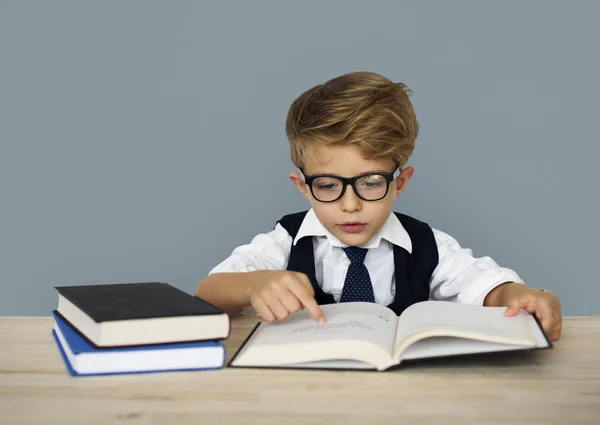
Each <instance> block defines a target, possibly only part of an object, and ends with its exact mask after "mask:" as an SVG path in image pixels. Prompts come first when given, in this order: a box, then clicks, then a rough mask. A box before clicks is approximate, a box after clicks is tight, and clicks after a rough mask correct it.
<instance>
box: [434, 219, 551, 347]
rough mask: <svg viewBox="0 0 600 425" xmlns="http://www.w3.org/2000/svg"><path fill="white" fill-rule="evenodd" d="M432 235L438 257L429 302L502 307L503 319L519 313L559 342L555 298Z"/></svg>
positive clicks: (448, 238) (451, 241)
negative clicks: (529, 315) (531, 318)
mask: <svg viewBox="0 0 600 425" xmlns="http://www.w3.org/2000/svg"><path fill="white" fill-rule="evenodd" d="M433 232H434V236H435V238H436V243H437V245H438V254H439V262H438V265H437V267H436V268H435V270H434V272H433V274H432V279H431V282H430V288H431V297H432V298H433V299H437V300H451V301H457V302H460V303H463V304H477V305H485V306H506V307H508V308H507V310H506V313H505V314H506V315H507V316H514V315H515V314H517V313H518V312H519V310H521V309H523V310H525V311H528V312H530V313H532V314H535V315H536V316H537V317H538V318H539V319H540V321H541V322H542V325H543V327H544V330H545V331H546V332H547V334H548V337H549V338H550V339H552V340H555V339H558V338H559V336H560V330H561V326H562V324H561V323H562V319H561V311H560V310H561V309H560V302H559V301H558V298H557V297H556V296H555V295H553V294H552V293H550V292H548V291H542V290H539V289H536V288H532V287H531V286H527V285H525V284H524V283H522V279H521V278H520V277H519V275H517V273H516V272H514V271H513V270H511V269H507V268H504V267H500V266H499V265H498V264H497V263H496V262H495V261H494V260H492V259H491V258H490V257H481V258H475V257H473V253H472V251H471V250H469V249H464V248H462V247H461V246H460V245H459V244H458V242H457V241H456V240H455V239H453V238H452V237H451V236H449V235H447V234H445V233H443V232H440V231H439V230H435V229H434V230H433Z"/></svg>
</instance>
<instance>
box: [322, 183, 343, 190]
mask: <svg viewBox="0 0 600 425" xmlns="http://www.w3.org/2000/svg"><path fill="white" fill-rule="evenodd" d="M338 186H339V184H337V183H329V184H317V185H316V187H317V190H336V189H337V188H338Z"/></svg>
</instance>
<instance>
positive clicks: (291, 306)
mask: <svg viewBox="0 0 600 425" xmlns="http://www.w3.org/2000/svg"><path fill="white" fill-rule="evenodd" d="M277 296H278V297H279V301H281V303H282V304H283V306H284V307H285V308H286V309H287V310H288V311H289V312H290V313H293V312H295V311H298V310H300V309H301V308H302V303H301V302H300V300H299V299H298V298H297V297H296V296H295V295H294V294H293V293H292V292H290V291H289V290H288V289H287V288H285V290H281V291H280V292H279V293H278V294H277Z"/></svg>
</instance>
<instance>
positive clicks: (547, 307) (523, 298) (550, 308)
mask: <svg viewBox="0 0 600 425" xmlns="http://www.w3.org/2000/svg"><path fill="white" fill-rule="evenodd" d="M506 305H507V309H506V312H505V313H504V315H505V316H514V315H515V314H517V313H518V312H519V310H521V309H523V310H525V311H527V312H528V313H532V314H535V315H536V316H537V318H538V319H540V322H542V326H543V328H544V330H545V331H546V334H547V335H548V338H549V339H550V340H552V341H556V340H557V339H558V338H559V337H560V331H561V328H562V317H561V312H560V302H559V300H558V298H557V297H556V296H555V295H554V294H552V293H551V292H548V291H540V290H536V289H534V290H532V291H527V292H522V293H519V294H515V295H512V296H511V297H510V298H509V299H508V301H507V303H506Z"/></svg>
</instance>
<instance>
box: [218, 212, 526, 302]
mask: <svg viewBox="0 0 600 425" xmlns="http://www.w3.org/2000/svg"><path fill="white" fill-rule="evenodd" d="M432 230H433V235H434V237H435V241H436V243H437V247H438V255H439V262H438V265H437V267H436V268H435V269H434V271H433V274H432V276H431V279H430V282H429V287H430V291H429V293H430V298H431V299H433V300H445V301H455V302H459V303H463V304H477V305H483V300H484V298H485V296H486V295H487V294H488V293H489V292H490V291H491V290H492V289H494V288H495V287H496V286H498V285H499V284H501V283H503V282H508V281H515V282H522V280H521V278H520V277H519V276H518V275H517V273H515V272H514V271H513V270H510V269H507V268H503V267H500V266H499V265H498V264H496V262H495V261H494V260H492V259H491V258H490V257H480V258H475V257H473V253H472V251H471V250H470V249H466V248H461V246H460V245H459V244H458V242H457V241H456V240H455V239H453V238H452V237H451V236H450V235H448V234H446V233H444V232H441V231H439V230H436V229H432ZM305 236H313V237H314V238H313V247H314V257H315V275H316V278H317V282H319V285H321V288H322V289H323V291H324V292H326V293H328V294H331V295H333V297H334V299H335V301H336V302H339V300H340V297H341V295H342V288H343V287H344V281H345V279H346V272H347V270H348V266H349V265H350V260H349V259H348V257H347V256H346V254H345V253H344V251H343V249H342V248H344V247H346V246H347V245H345V244H343V243H342V242H340V240H339V239H337V238H336V237H335V236H333V235H332V234H331V233H330V232H329V231H327V229H325V227H324V226H323V225H322V224H321V222H320V221H319V220H318V219H317V216H316V215H315V213H314V211H313V210H312V209H311V210H309V211H308V213H307V214H306V216H305V218H304V221H303V222H302V224H301V225H300V228H299V230H298V234H297V235H296V237H295V238H294V240H292V237H291V236H290V235H289V233H288V232H287V231H286V230H285V229H284V228H283V227H282V226H281V225H280V224H277V225H276V226H275V228H274V229H273V230H272V231H271V232H269V233H261V234H259V235H257V236H255V237H254V238H253V239H252V241H251V242H250V243H249V244H247V245H242V246H239V247H237V248H235V249H234V250H233V252H232V254H231V255H230V256H229V257H228V258H227V259H225V260H224V261H223V262H222V263H220V264H219V265H217V266H216V267H215V268H214V269H212V270H211V271H210V273H209V274H212V273H221V272H248V271H255V270H285V269H286V268H287V264H288V259H289V256H290V250H291V246H292V243H293V244H294V245H295V244H296V243H297V242H298V240H300V238H302V237H305ZM393 245H398V246H400V247H402V248H404V249H406V250H407V251H408V252H409V253H411V252H412V242H411V239H410V236H409V234H408V232H407V231H406V229H404V226H402V223H401V222H400V220H398V217H396V215H395V214H394V213H391V214H390V216H389V217H388V219H387V221H386V222H385V223H384V225H383V226H382V227H381V229H379V231H378V232H377V233H375V235H373V237H372V238H371V239H370V240H369V241H368V242H367V243H366V244H364V245H362V248H368V249H369V251H368V253H367V256H366V257H365V260H364V264H365V266H366V267H367V270H368V271H369V275H370V277H371V282H372V284H373V293H374V295H375V302H376V303H378V304H383V305H388V304H391V303H392V302H393V301H394V296H395V292H396V285H395V273H394V269H395V266H394V251H393Z"/></svg>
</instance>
